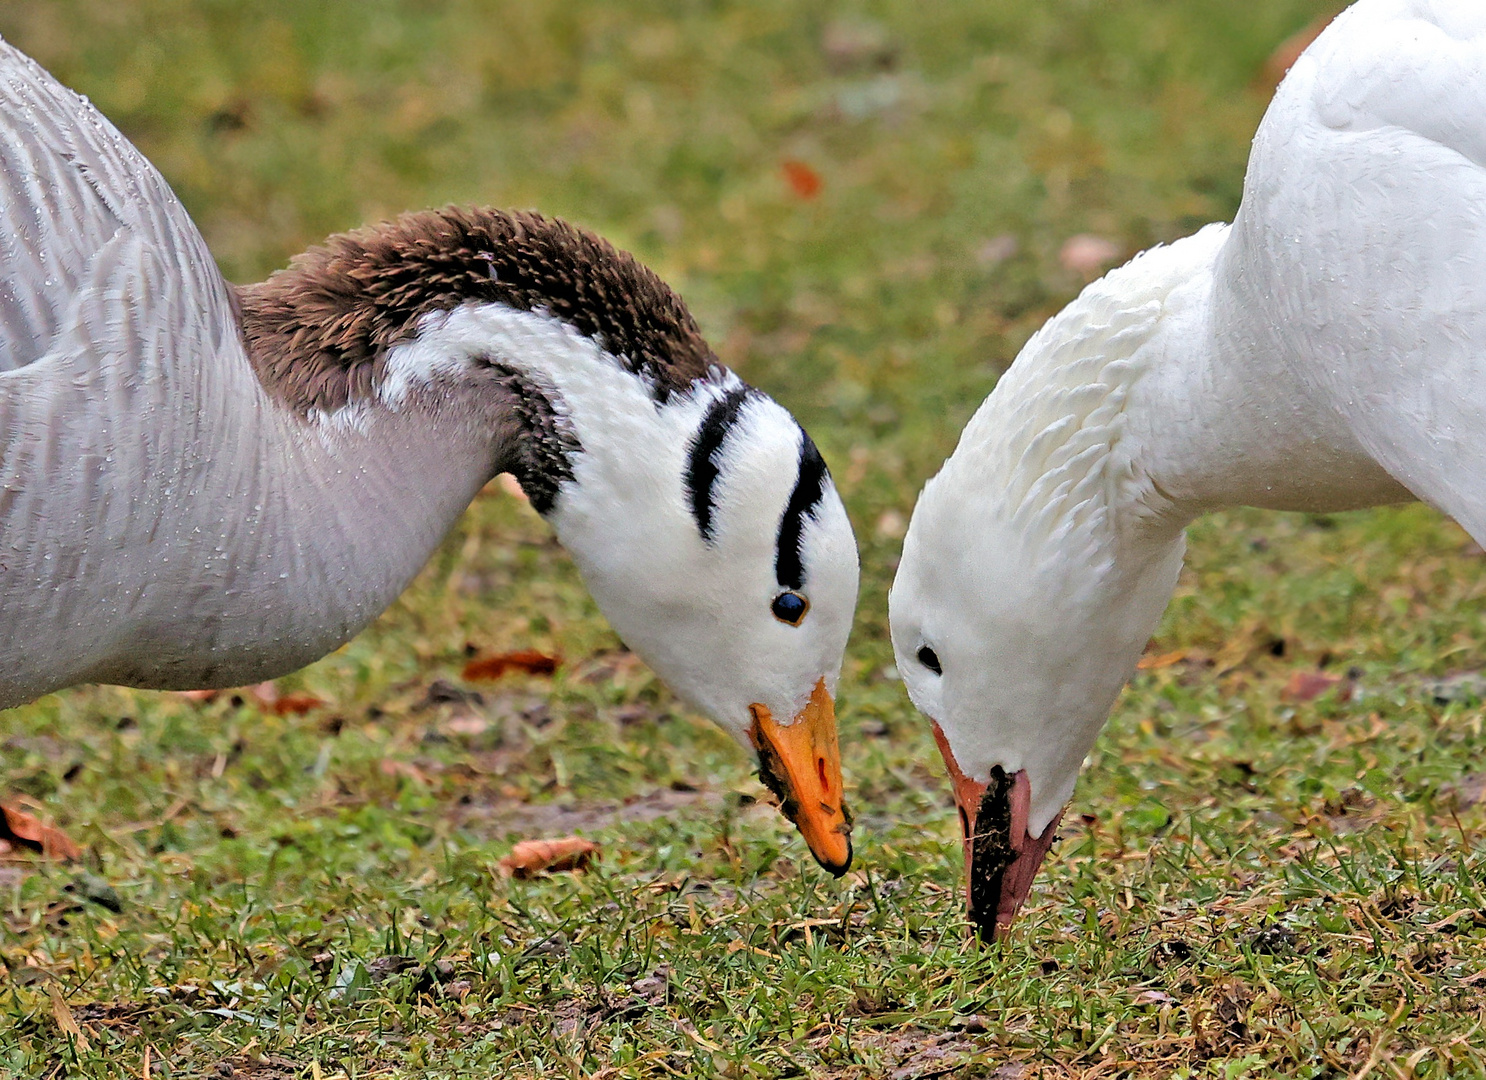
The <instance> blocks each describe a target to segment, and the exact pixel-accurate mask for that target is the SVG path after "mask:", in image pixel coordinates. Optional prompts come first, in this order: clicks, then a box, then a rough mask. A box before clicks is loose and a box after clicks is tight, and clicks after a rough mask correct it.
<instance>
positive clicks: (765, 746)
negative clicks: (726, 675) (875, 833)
mask: <svg viewBox="0 0 1486 1080" xmlns="http://www.w3.org/2000/svg"><path fill="white" fill-rule="evenodd" d="M748 709H749V711H750V712H751V713H753V726H752V727H751V728H749V731H748V734H749V736H750V737H751V738H752V739H753V746H754V749H755V750H757V751H758V777H759V779H760V780H761V781H763V783H764V786H765V787H767V788H768V789H769V790H770V791H772V792H773V793H774V795H775V796H776V797H777V798H778V799H779V809H780V810H781V811H783V813H784V816H785V817H787V818H789V820H790V821H792V822H794V823H795V826H796V827H797V828H798V829H799V830H800V835H801V836H803V837H804V838H805V843H807V844H809V845H810V853H811V854H812V855H814V856H815V861H816V862H818V863H820V865H821V866H823V867H825V868H826V869H827V870H829V871H830V872H831V873H832V874H833V875H835V876H836V877H840V876H841V875H842V874H844V873H846V871H847V869H848V868H849V867H850V866H851V813H850V812H849V811H848V810H847V809H846V799H845V794H844V792H843V791H842V790H841V748H840V747H839V746H838V745H837V744H836V703H835V702H834V701H832V700H831V693H830V691H829V690H827V689H826V681H825V680H824V679H822V680H820V682H818V683H816V684H815V692H814V693H812V694H811V695H810V700H809V701H807V702H806V703H805V707H804V708H803V709H801V710H800V713H799V715H798V716H796V717H795V718H794V719H793V720H792V721H790V722H789V723H788V724H780V723H778V722H777V721H775V719H774V717H773V715H772V714H771V713H770V712H769V710H768V709H767V708H765V707H764V706H763V705H750V706H749V707H748Z"/></svg>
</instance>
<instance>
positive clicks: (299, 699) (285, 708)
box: [270, 694, 325, 716]
mask: <svg viewBox="0 0 1486 1080" xmlns="http://www.w3.org/2000/svg"><path fill="white" fill-rule="evenodd" d="M324 704H325V702H323V701H321V700H320V699H319V698H317V697H316V696H315V695H314V694H280V695H279V697H278V699H277V700H276V701H274V703H273V704H272V705H271V706H270V708H272V709H273V711H274V712H276V713H277V714H278V715H280V716H303V715H304V714H305V713H307V712H309V711H310V710H311V709H318V708H319V707H320V706H321V705H324Z"/></svg>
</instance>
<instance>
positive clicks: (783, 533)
mask: <svg viewBox="0 0 1486 1080" xmlns="http://www.w3.org/2000/svg"><path fill="white" fill-rule="evenodd" d="M239 295H240V299H241V301H242V307H243V311H244V319H243V325H244V337H245V339H246V341H247V343H248V346H249V352H250V355H251V356H252V357H253V358H254V362H255V365H256V366H257V368H258V374H259V378H260V381H261V382H263V384H264V385H265V386H266V387H267V388H268V389H269V391H270V393H272V394H275V395H276V396H279V397H280V398H281V399H288V400H292V401H294V402H296V403H297V404H298V408H299V411H300V413H301V414H302V416H303V418H304V422H305V423H306V425H307V426H308V428H309V429H311V430H313V431H314V432H315V433H316V434H317V435H318V436H319V437H321V438H323V439H328V440H332V441H334V440H336V439H338V438H345V439H351V440H354V439H355V438H358V437H359V433H360V432H363V431H367V430H372V429H376V428H378V427H379V426H381V427H384V428H389V429H390V430H392V431H393V432H394V433H395V434H396V436H397V437H399V438H406V437H409V432H411V431H412V430H414V429H417V430H420V431H425V432H426V431H433V430H437V431H438V433H439V436H438V438H439V442H438V444H437V446H436V447H435V452H434V453H435V456H436V457H440V456H448V457H451V458H452V457H459V456H463V457H468V458H470V459H471V460H472V461H474V463H475V464H474V467H473V468H472V470H471V471H470V474H469V476H468V479H467V486H468V487H473V488H477V487H478V486H479V485H481V484H483V483H484V482H485V481H486V480H488V479H489V477H490V476H492V475H493V474H495V473H498V472H502V471H508V472H511V473H512V474H514V475H515V477H516V478H517V480H518V481H519V482H520V483H521V485H522V487H523V489H524V490H525V491H526V493H527V494H528V496H529V497H530V499H531V503H532V506H533V507H534V508H535V509H536V510H537V512H538V513H540V514H541V515H542V516H543V517H544V518H546V520H547V521H548V522H549V523H550V524H551V525H552V527H553V529H554V530H555V532H556V534H557V537H558V539H559V540H560V541H561V542H562V544H563V545H564V547H566V548H567V550H568V551H569V552H570V554H571V555H572V556H573V559H574V561H575V562H576V564H577V566H578V569H579V571H580V573H581V574H582V576H583V579H584V581H585V583H586V584H587V586H588V588H589V589H590V591H591V592H592V594H593V597H594V599H595V600H596V601H597V603H598V606H599V608H600V609H601V610H602V611H603V613H604V614H605V616H606V617H607V618H608V619H609V621H610V623H611V624H612V625H613V627H614V628H615V630H616V631H617V632H618V633H619V635H620V637H621V638H623V640H624V641H625V642H626V644H627V645H628V646H629V647H630V648H631V649H632V650H634V652H636V653H637V654H638V655H639V656H640V657H641V658H642V659H644V660H645V661H646V662H647V663H648V664H649V665H650V666H651V667H652V668H653V669H654V671H655V672H656V674H657V675H659V676H660V677H661V679H663V680H664V681H665V682H666V683H667V684H668V685H669V686H670V687H671V688H672V689H673V690H674V691H675V692H676V693H677V694H678V695H679V696H680V697H681V698H683V699H684V700H685V701H687V702H688V703H690V704H691V705H693V706H694V707H695V708H697V709H698V710H700V711H701V712H703V713H704V714H706V715H707V716H709V717H711V718H712V719H713V720H715V721H716V722H717V723H718V724H719V725H721V726H722V727H723V728H724V729H725V730H727V731H728V732H730V733H731V734H732V735H733V736H734V737H735V738H736V739H737V740H738V741H739V742H740V743H741V744H743V745H744V746H745V747H746V748H747V749H748V750H749V751H750V752H752V753H754V754H756V755H757V758H758V763H759V772H760V777H761V779H762V780H763V781H764V782H765V784H766V785H767V786H769V787H770V788H771V789H772V790H773V791H774V792H775V794H776V795H777V796H778V797H779V798H780V801H781V805H782V808H783V810H784V813H785V814H786V815H787V816H788V817H789V818H790V819H791V820H792V821H794V822H795V823H796V824H797V826H798V827H799V829H800V831H801V833H802V835H803V836H804V838H805V840H806V841H807V843H808V844H809V845H810V849H811V851H812V853H813V854H814V855H815V857H816V859H817V860H818V861H819V862H820V864H821V865H822V866H823V867H825V868H826V869H827V870H829V871H831V872H832V873H834V874H837V875H840V874H842V873H844V872H845V871H846V869H847V867H848V866H849V864H850V860H851V840H850V819H849V816H848V813H847V809H846V804H845V801H844V798H843V792H842V781H841V766H840V755H839V750H838V748H837V741H836V722H835V711H834V700H833V694H834V691H835V688H836V680H837V677H838V675H839V672H840V666H841V660H842V654H843V652H844V650H845V647H846V639H847V635H848V633H849V630H850V626H851V620H852V615H853V613H854V610H855V606H856V594H857V575H858V566H857V554H856V543H855V540H854V538H853V536H852V531H851V525H850V522H849V521H848V519H847V516H846V511H845V508H844V507H843V505H842V502H841V498H840V496H839V494H838V493H837V491H836V488H835V485H834V483H833V482H832V480H831V476H830V473H829V471H828V470H827V468H826V465H825V462H824V461H823V460H822V458H821V455H820V453H819V452H818V451H817V449H816V447H815V444H814V443H813V442H812V441H811V440H810V437H809V436H808V435H807V434H806V433H805V431H804V429H803V428H801V426H800V425H799V424H798V423H797V422H796V421H795V419H794V417H792V416H791V415H790V414H789V412H788V411H787V410H785V409H784V408H783V407H782V406H780V405H779V404H778V403H776V402H774V401H773V400H772V399H770V398H769V397H768V396H767V395H765V394H763V393H761V392H760V391H758V390H755V389H753V388H752V387H749V386H747V385H746V384H745V383H743V381H742V380H740V379H739V378H738V376H737V375H735V374H734V373H733V372H731V371H729V370H727V369H726V368H725V367H723V366H722V365H721V364H720V363H718V361H717V359H716V357H715V356H714V355H713V354H712V352H711V350H710V349H709V348H708V347H707V345H706V343H705V341H704V340H703V338H702V336H701V333H700V331H699V330H698V329H697V327H696V324H695V322H694V321H693V320H692V317H691V315H690V314H689V313H688V312H687V310H686V308H685V306H684V305H683V304H682V303H681V301H680V299H679V298H678V297H677V296H676V295H675V294H674V293H673V292H672V291H671V290H670V289H669V288H667V287H666V285H665V284H664V283H663V282H662V281H661V280H660V279H659V278H658V277H656V275H654V274H653V273H651V272H650V271H649V270H648V269H647V268H645V267H644V266H643V265H641V264H640V263H639V262H638V261H637V260H635V259H634V258H633V257H631V256H630V255H628V254H626V253H624V252H621V251H618V250H616V249H614V248H613V247H611V246H610V245H609V244H608V243H606V242H605V241H603V240H601V239H599V238H598V237H596V236H594V235H592V234H590V233H587V232H584V231H583V230H580V229H577V228H575V227H573V226H570V225H568V224H566V223H564V222H561V221H558V220H555V219H549V218H544V217H541V216H539V215H536V214H511V213H504V212H500V211H494V210H464V209H455V208H449V209H445V210H439V211H425V212H420V213H416V214H409V215H404V216H403V217H401V218H399V219H397V220H396V221H393V222H390V223H386V224H384V225H380V226H374V227H371V228H369V229H365V230H360V231H358V232H355V233H349V234H345V235H342V236H337V237H332V238H331V239H330V240H329V241H327V242H326V244H325V245H323V246H322V247H319V248H315V249H312V250H311V251H310V252H308V253H306V254H305V255H303V256H301V257H300V258H299V259H297V260H296V261H295V263H294V264H293V265H291V267H290V268H289V269H288V270H287V271H283V272H281V273H280V274H278V275H275V276H274V277H272V278H270V279H269V280H268V281H267V282H265V283H263V284H262V285H260V286H250V287H248V288H246V289H244V290H241V291H240V294H239ZM286 358H288V359H286ZM445 445H446V446H447V449H444V450H441V449H438V447H442V446H445ZM468 494H469V492H467V491H461V492H459V493H457V497H456V498H454V499H452V500H451V501H452V502H454V503H455V504H457V505H458V506H460V507H462V506H463V502H461V501H460V500H462V499H467V497H468Z"/></svg>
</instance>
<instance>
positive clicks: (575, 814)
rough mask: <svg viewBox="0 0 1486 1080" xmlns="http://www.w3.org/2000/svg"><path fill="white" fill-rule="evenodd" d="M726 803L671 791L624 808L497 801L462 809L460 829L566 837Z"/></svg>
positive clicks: (723, 798)
mask: <svg viewBox="0 0 1486 1080" xmlns="http://www.w3.org/2000/svg"><path fill="white" fill-rule="evenodd" d="M726 802H727V793H726V792H721V791H705V790H703V791H671V790H669V789H662V790H660V791H652V792H651V793H650V794H648V795H640V796H636V797H635V798H633V799H626V800H624V801H621V802H602V803H579V804H560V803H524V802H517V801H515V800H509V801H507V800H496V801H493V802H473V803H470V804H468V805H466V806H463V807H460V808H459V812H458V814H457V815H456V817H457V822H456V823H457V824H458V825H459V827H460V828H465V829H470V830H471V831H473V832H476V833H479V834H482V835H486V836H492V837H505V838H509V837H512V836H515V837H527V836H566V835H568V834H570V833H575V832H594V831H597V830H599V829H607V828H610V827H612V826H615V825H629V824H635V823H637V822H647V821H655V820H657V819H659V818H664V817H671V816H673V815H674V816H681V815H690V816H692V817H696V816H697V815H699V814H706V815H712V814H719V813H721V812H722V809H723V807H724V806H725V805H726Z"/></svg>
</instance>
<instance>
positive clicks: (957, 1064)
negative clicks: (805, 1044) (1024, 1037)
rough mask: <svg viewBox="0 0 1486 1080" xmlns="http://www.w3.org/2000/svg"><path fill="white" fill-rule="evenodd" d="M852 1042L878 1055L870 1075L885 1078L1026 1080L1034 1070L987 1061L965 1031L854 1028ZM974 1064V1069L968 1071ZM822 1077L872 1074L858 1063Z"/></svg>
mask: <svg viewBox="0 0 1486 1080" xmlns="http://www.w3.org/2000/svg"><path fill="white" fill-rule="evenodd" d="M851 1043H852V1045H853V1046H855V1047H860V1048H861V1049H863V1050H868V1051H870V1052H871V1053H872V1055H873V1056H876V1057H879V1058H880V1060H881V1064H880V1065H879V1066H878V1067H877V1068H876V1069H874V1070H872V1072H871V1074H870V1075H877V1076H882V1077H885V1078H886V1080H932V1078H934V1077H940V1076H944V1077H962V1076H967V1075H969V1076H978V1077H984V1078H994V1080H1024V1078H1030V1077H1031V1075H1032V1073H1031V1070H1029V1069H1028V1068H1027V1067H1026V1066H1025V1065H1023V1064H1021V1063H1019V1062H1002V1063H996V1062H988V1061H986V1059H985V1056H984V1054H983V1053H981V1047H980V1046H979V1045H978V1044H977V1043H976V1041H975V1040H974V1039H973V1038H971V1037H970V1036H969V1034H967V1033H966V1032H963V1031H948V1032H941V1033H939V1034H934V1033H932V1032H928V1031H923V1030H921V1029H919V1028H900V1029H898V1030H896V1031H883V1032H875V1031H869V1032H856V1031H854V1032H852V1035H851ZM972 1067H974V1071H973V1072H971V1071H969V1070H970V1069H971V1068H972ZM816 1075H818V1076H819V1077H821V1078H822V1080H856V1078H858V1077H862V1076H866V1075H869V1074H868V1073H865V1072H863V1070H862V1067H861V1066H859V1065H853V1066H849V1067H847V1068H844V1069H836V1070H832V1071H829V1072H821V1073H818V1074H816Z"/></svg>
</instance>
